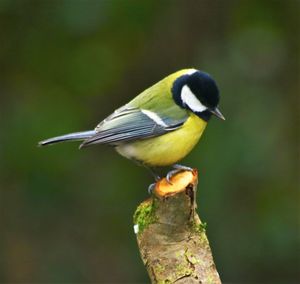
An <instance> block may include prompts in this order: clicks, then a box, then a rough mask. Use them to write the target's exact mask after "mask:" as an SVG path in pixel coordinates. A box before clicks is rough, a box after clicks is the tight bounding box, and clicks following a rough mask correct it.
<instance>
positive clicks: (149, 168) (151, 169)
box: [144, 165, 160, 182]
mask: <svg viewBox="0 0 300 284" xmlns="http://www.w3.org/2000/svg"><path fill="white" fill-rule="evenodd" d="M144 167H145V168H146V169H148V170H149V171H150V173H151V175H152V176H153V177H154V180H155V181H156V182H157V181H159V180H160V176H159V175H158V173H157V172H156V171H155V170H154V168H151V167H148V166H145V165H144Z"/></svg>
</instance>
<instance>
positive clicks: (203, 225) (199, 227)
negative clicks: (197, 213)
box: [192, 222, 207, 233]
mask: <svg viewBox="0 0 300 284" xmlns="http://www.w3.org/2000/svg"><path fill="white" fill-rule="evenodd" d="M206 227H207V223H206V222H204V223H200V224H196V223H195V222H193V223H192V229H193V230H194V231H195V232H196V233H205V232H206Z"/></svg>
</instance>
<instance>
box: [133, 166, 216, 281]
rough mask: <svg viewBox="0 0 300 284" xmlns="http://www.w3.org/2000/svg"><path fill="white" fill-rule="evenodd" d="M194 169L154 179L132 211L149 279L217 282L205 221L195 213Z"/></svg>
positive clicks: (195, 180) (195, 184)
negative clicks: (150, 191) (149, 191)
mask: <svg viewBox="0 0 300 284" xmlns="http://www.w3.org/2000/svg"><path fill="white" fill-rule="evenodd" d="M197 182H198V173H197V170H194V171H193V172H190V171H184V172H180V173H178V174H176V175H175V176H173V177H172V179H171V183H172V184H169V183H168V182H167V181H166V179H162V180H160V181H159V182H157V184H156V186H155V189H154V191H153V195H152V197H151V198H149V199H148V200H146V201H144V202H142V203H141V204H140V205H139V206H138V208H137V210H136V212H135V214H134V230H135V233H136V235H137V242H138V246H139V250H140V254H141V257H142V260H143V262H144V265H145V266H146V269H147V271H148V274H149V277H150V279H151V282H152V283H175V282H176V283H202V284H208V283H209V284H219V283H221V280H220V278H219V274H218V272H217V270H216V267H215V264H214V261H213V257H212V253H211V249H210V246H209V242H208V239H207V237H206V234H205V225H204V224H203V223H201V221H200V218H199V216H198V214H197V213H196V207H197V206H196V188H197Z"/></svg>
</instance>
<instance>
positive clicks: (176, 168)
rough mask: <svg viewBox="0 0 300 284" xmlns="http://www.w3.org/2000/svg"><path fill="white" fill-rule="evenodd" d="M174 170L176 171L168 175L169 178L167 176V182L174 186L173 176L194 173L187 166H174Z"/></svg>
mask: <svg viewBox="0 0 300 284" xmlns="http://www.w3.org/2000/svg"><path fill="white" fill-rule="evenodd" d="M172 168H173V169H174V170H172V171H169V172H168V174H167V176H166V180H167V182H168V183H169V184H172V182H171V178H172V176H174V175H176V174H177V173H179V172H182V171H189V172H192V171H193V169H192V168H190V167H187V166H183V165H179V164H174V165H173V166H172Z"/></svg>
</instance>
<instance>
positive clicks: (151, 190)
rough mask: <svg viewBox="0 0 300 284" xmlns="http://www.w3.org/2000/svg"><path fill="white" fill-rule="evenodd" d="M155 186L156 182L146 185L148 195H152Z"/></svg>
mask: <svg viewBox="0 0 300 284" xmlns="http://www.w3.org/2000/svg"><path fill="white" fill-rule="evenodd" d="M155 186H156V182H154V183H151V184H150V185H149V186H148V193H149V195H152V194H153V191H154V189H155Z"/></svg>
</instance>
